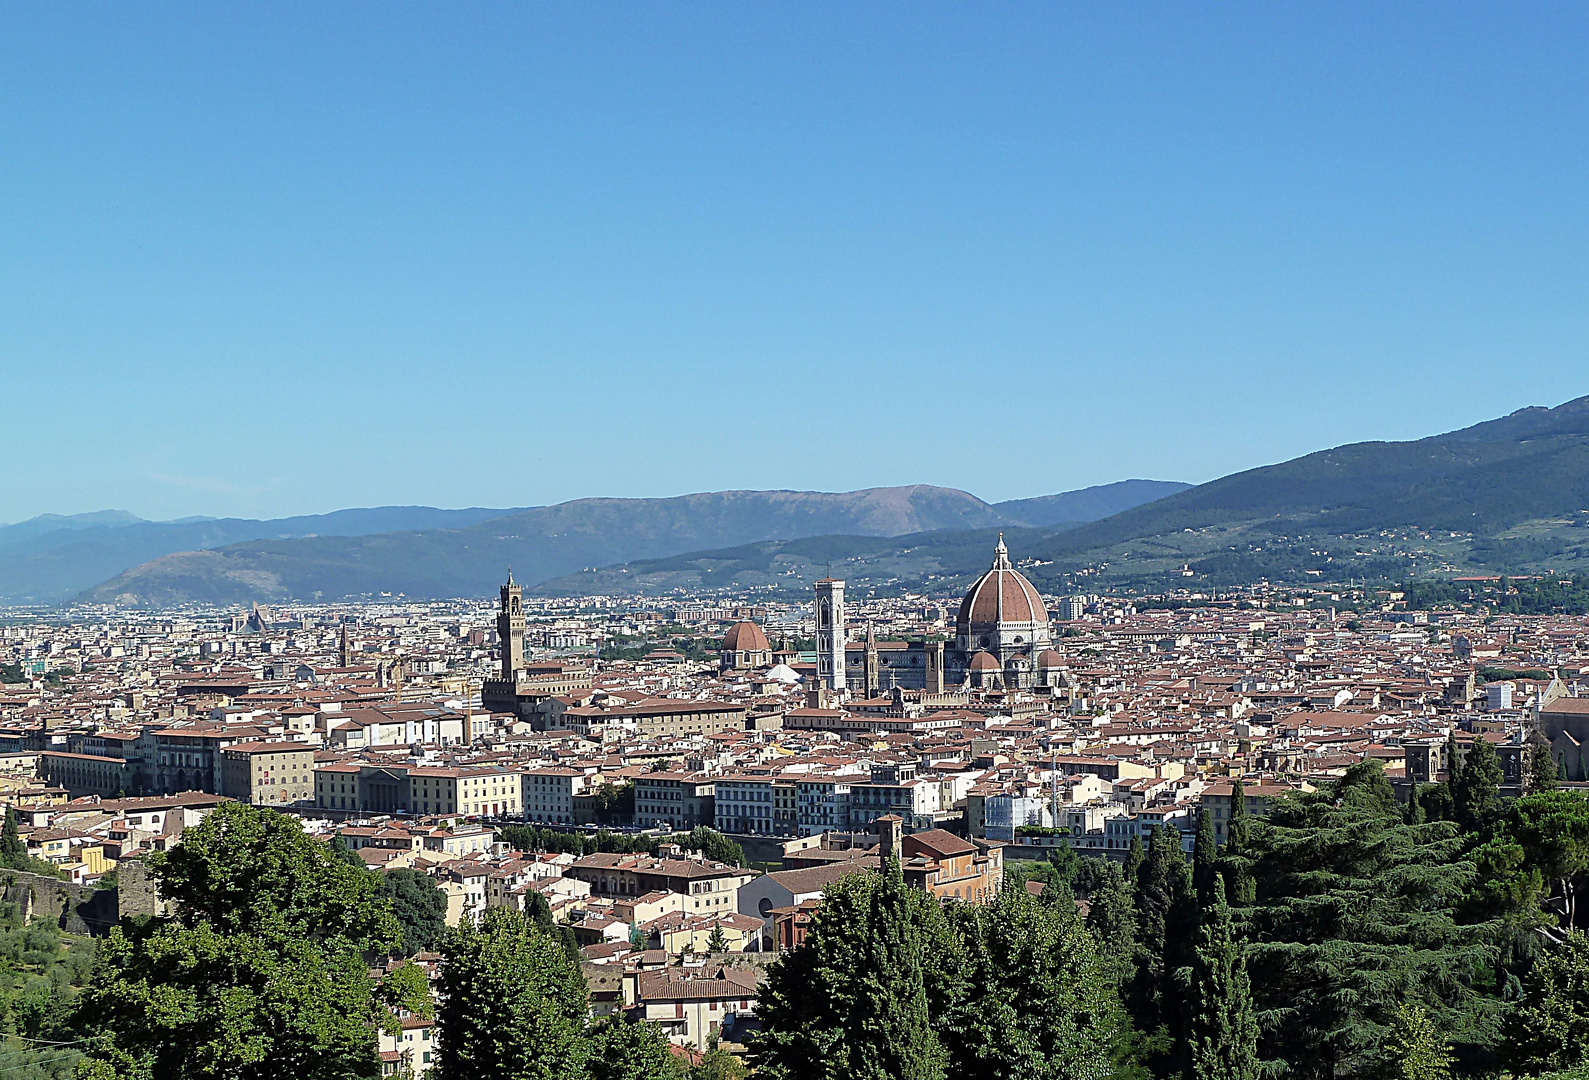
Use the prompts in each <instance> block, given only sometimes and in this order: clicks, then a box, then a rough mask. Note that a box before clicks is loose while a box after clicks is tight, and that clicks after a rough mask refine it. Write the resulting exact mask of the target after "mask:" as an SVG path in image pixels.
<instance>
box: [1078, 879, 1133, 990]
mask: <svg viewBox="0 0 1589 1080" xmlns="http://www.w3.org/2000/svg"><path fill="white" fill-rule="evenodd" d="M1094 861H1097V860H1094ZM1131 896H1132V889H1131V886H1130V885H1129V884H1127V882H1126V877H1125V874H1124V873H1123V872H1122V871H1121V868H1120V865H1119V864H1118V863H1103V864H1102V865H1101V866H1100V867H1099V868H1098V880H1097V881H1096V882H1094V883H1093V887H1092V891H1091V892H1090V893H1089V894H1088V896H1087V930H1088V932H1089V933H1091V934H1092V936H1093V940H1094V941H1095V942H1096V943H1097V945H1098V950H1099V953H1100V954H1101V955H1102V957H1103V959H1104V962H1105V965H1106V966H1107V967H1108V969H1109V971H1110V972H1111V974H1112V977H1113V981H1114V984H1115V985H1116V986H1126V985H1128V984H1129V983H1130V982H1131V980H1132V977H1133V976H1134V975H1135V974H1136V934H1137V909H1136V904H1135V903H1134V902H1133V901H1132V898H1131Z"/></svg>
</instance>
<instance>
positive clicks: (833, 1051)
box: [756, 858, 956, 1080]
mask: <svg viewBox="0 0 1589 1080" xmlns="http://www.w3.org/2000/svg"><path fill="white" fill-rule="evenodd" d="M952 942H953V939H952V937H951V936H950V935H949V934H948V932H947V923H946V921H945V918H944V915H943V912H942V910H941V908H940V906H939V904H938V901H937V900H936V899H934V898H933V897H931V896H930V895H928V894H927V893H925V892H922V891H921V890H917V889H911V888H908V887H907V886H906V885H905V883H904V880H903V878H902V877H901V876H900V869H899V863H898V861H897V860H895V859H892V858H891V859H889V860H888V862H887V864H886V865H885V866H884V868H883V872H882V873H881V874H856V875H853V876H851V877H848V878H845V879H843V880H842V881H840V882H838V883H837V884H835V885H832V886H830V887H829V888H828V890H827V891H826V894H825V896H824V899H823V903H822V907H821V908H820V909H819V910H818V911H816V912H815V913H814V914H813V915H812V917H811V926H810V929H809V932H808V934H807V937H806V940H805V943H804V945H802V946H801V947H800V948H798V949H795V950H793V951H792V952H790V953H788V954H786V955H785V956H782V957H780V958H779V959H778V960H776V961H775V962H774V963H773V964H771V965H770V966H769V968H768V971H767V982H766V984H765V986H764V987H763V990H762V993H761V996H760V998H759V1000H758V1005H757V1010H756V1011H757V1015H758V1016H759V1017H760V1018H761V1021H762V1024H763V1025H764V1030H763V1032H762V1034H761V1035H760V1036H759V1037H758V1039H757V1042H756V1051H757V1055H758V1059H759V1064H758V1072H759V1073H765V1074H766V1076H768V1077H769V1078H771V1080H942V1078H943V1077H944V1076H945V1072H944V1067H945V1064H946V1060H947V1054H946V1053H945V1050H944V1046H943V1043H942V1042H941V1041H940V1039H939V1037H938V1034H937V1032H936V1031H934V1029H933V1024H932V1019H931V1015H930V1006H929V999H930V996H931V995H930V993H929V985H930V984H932V983H935V982H936V978H937V975H936V973H934V972H931V971H929V968H930V967H932V966H933V965H938V966H939V967H940V969H941V970H949V971H952V970H955V967H956V965H955V963H954V960H953V958H952V955H946V954H952V952H953V945H952ZM937 989H938V994H937V995H936V996H937V997H938V999H939V1000H940V1001H942V1000H944V999H945V998H946V997H947V996H948V992H947V991H946V990H945V989H944V988H942V987H937Z"/></svg>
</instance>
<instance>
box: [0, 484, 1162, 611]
mask: <svg viewBox="0 0 1589 1080" xmlns="http://www.w3.org/2000/svg"><path fill="white" fill-rule="evenodd" d="M1186 486H1187V485H1185V484H1178V483H1168V482H1160V481H1148V480H1128V481H1123V482H1121V483H1117V484H1109V485H1104V486H1102V487H1096V488H1089V489H1086V490H1083V491H1077V492H1067V493H1065V494H1061V495H1051V496H1045V497H1043V498H1039V499H1027V500H1020V501H1018V502H1013V503H1007V504H999V505H990V504H988V503H986V502H983V501H982V500H981V499H978V498H976V497H975V496H973V495H969V494H967V493H966V492H963V491H957V490H954V489H950V488H937V487H930V486H927V485H916V486H914V487H904V488H874V489H869V490H866V491H855V492H846V493H840V494H828V493H818V492H791V491H773V492H744V491H739V492H716V493H706V494H697V495H685V496H679V497H677V498H670V499H579V500H575V501H573V502H568V503H560V504H557V505H554V506H543V507H532V508H520V509H516V510H493V509H485V508H472V509H468V510H437V509H434V508H431V507H377V508H374V509H365V510H342V511H338V512H336V513H334V514H322V515H313V516H307V517H299V518H284V519H279V520H275V521H246V520H236V519H224V520H206V519H199V520H194V521H187V522H165V523H157V522H145V521H141V520H139V519H137V518H135V517H133V516H132V515H130V514H125V513H122V512H119V511H106V512H102V513H100V514H92V515H80V516H78V517H77V518H60V517H53V518H36V519H33V520H32V521H29V522H23V523H21V524H19V525H13V526H8V527H4V528H0V600H4V601H6V602H10V603H52V602H57V601H60V600H64V599H69V598H71V597H72V596H74V595H76V594H77V593H79V592H80V591H82V590H84V589H87V588H89V587H90V586H94V585H96V584H97V583H100V582H105V585H104V586H103V587H102V588H98V589H94V590H92V593H91V595H92V596H94V597H95V598H98V597H100V596H105V595H110V596H113V597H117V598H119V599H120V601H121V602H124V603H181V602H186V601H188V600H208V601H213V602H217V603H235V602H246V601H247V600H250V599H278V600H280V599H287V598H290V597H297V598H304V599H307V598H311V597H313V596H315V595H316V594H319V595H320V596H322V597H327V598H330V597H338V596H345V595H364V594H381V593H402V594H404V595H408V596H458V595H475V594H479V593H481V592H482V591H486V592H489V590H490V589H492V588H494V583H495V582H496V581H497V580H498V579H499V578H500V577H501V575H502V573H503V568H504V567H505V566H508V565H511V566H513V567H514V569H515V571H516V572H517V573H518V574H519V576H520V578H521V579H523V580H525V581H528V582H532V583H533V582H536V581H540V580H542V579H543V578H546V577H550V576H554V575H559V574H566V573H569V572H570V571H574V570H578V569H580V568H581V567H585V566H601V565H605V564H608V563H612V562H621V561H624V560H628V559H635V558H647V557H654V556H658V555H668V554H674V553H677V552H681V551H687V550H692V549H699V548H702V547H707V546H718V545H723V544H735V543H743V542H746V541H748V540H760V539H785V538H794V537H803V536H811V535H818V534H823V533H846V534H855V535H865V536H893V535H899V534H903V533H914V532H924V531H932V530H941V529H967V528H978V527H994V526H1000V525H1020V524H1034V525H1036V524H1041V525H1059V524H1063V523H1069V522H1082V521H1089V520H1095V519H1096V518H1098V517H1100V516H1104V515H1106V514H1109V513H1114V512H1116V511H1118V510H1121V509H1124V508H1126V507H1130V506H1134V505H1138V504H1140V503H1141V502H1143V501H1146V500H1148V499H1153V498H1157V497H1159V496H1161V495H1164V494H1167V493H1170V492H1174V491H1178V490H1181V489H1183V488H1185V487H1186ZM107 578H112V579H113V580H112V581H110V582H106V579H107Z"/></svg>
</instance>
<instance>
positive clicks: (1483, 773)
mask: <svg viewBox="0 0 1589 1080" xmlns="http://www.w3.org/2000/svg"><path fill="white" fill-rule="evenodd" d="M1500 789H1501V760H1500V758H1499V757H1497V756H1496V754H1495V747H1493V746H1491V745H1490V741H1489V740H1488V739H1486V738H1485V737H1484V736H1482V735H1480V736H1478V737H1476V738H1475V739H1474V740H1473V746H1472V747H1471V748H1470V749H1469V750H1468V756H1467V760H1466V761H1464V762H1463V763H1462V772H1461V775H1460V776H1459V777H1458V779H1457V781H1456V783H1455V784H1454V785H1452V788H1451V801H1452V802H1453V803H1454V804H1455V805H1456V810H1457V822H1458V823H1459V824H1460V825H1461V826H1462V827H1463V828H1464V829H1466V830H1468V831H1470V832H1472V831H1475V830H1478V829H1482V828H1483V827H1485V826H1486V825H1488V824H1489V823H1490V821H1491V820H1492V819H1493V818H1494V816H1495V813H1496V807H1497V805H1498V804H1499V802H1500Z"/></svg>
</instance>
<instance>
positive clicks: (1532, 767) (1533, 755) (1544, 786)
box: [1528, 733, 1561, 792]
mask: <svg viewBox="0 0 1589 1080" xmlns="http://www.w3.org/2000/svg"><path fill="white" fill-rule="evenodd" d="M1557 770H1558V766H1557V764H1556V759H1555V757H1554V756H1552V751H1551V747H1550V743H1548V742H1546V741H1545V737H1544V736H1543V735H1539V734H1537V733H1536V734H1535V736H1534V738H1532V739H1531V740H1529V743H1528V790H1529V791H1531V792H1532V791H1555V790H1556V789H1557V788H1558V787H1560V786H1561V775H1560V773H1559V772H1558V771H1557Z"/></svg>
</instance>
